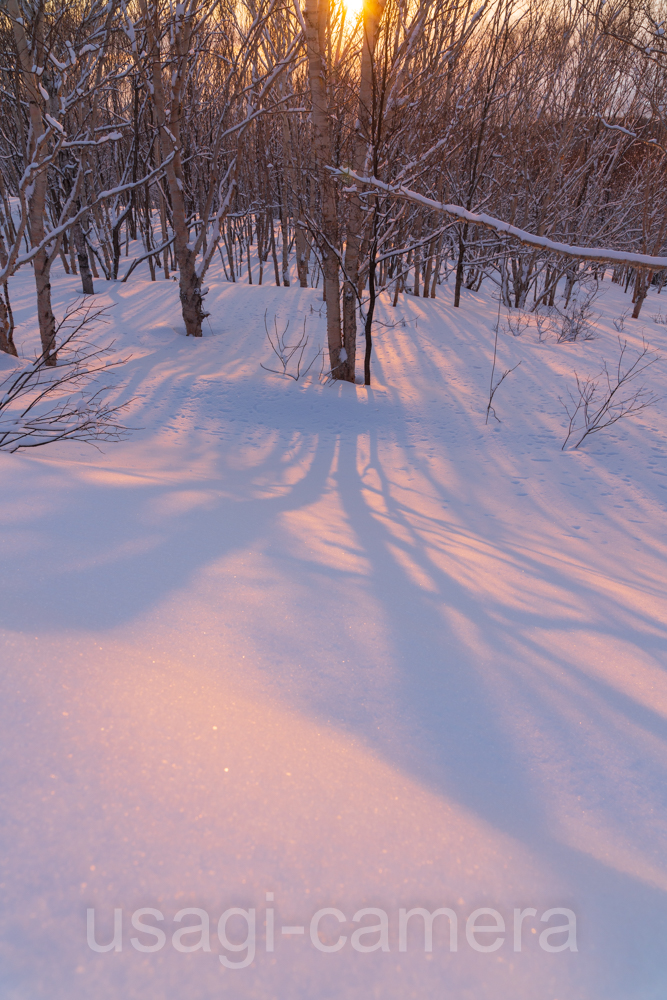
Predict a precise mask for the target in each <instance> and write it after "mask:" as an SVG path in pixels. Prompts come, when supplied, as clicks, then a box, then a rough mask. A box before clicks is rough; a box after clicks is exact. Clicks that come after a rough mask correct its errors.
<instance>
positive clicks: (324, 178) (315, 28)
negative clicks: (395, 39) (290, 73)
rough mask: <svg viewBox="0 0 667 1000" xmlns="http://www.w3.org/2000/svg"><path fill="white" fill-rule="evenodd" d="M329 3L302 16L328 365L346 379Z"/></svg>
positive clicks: (310, 0)
mask: <svg viewBox="0 0 667 1000" xmlns="http://www.w3.org/2000/svg"><path fill="white" fill-rule="evenodd" d="M329 4H330V0H306V6H305V10H304V16H305V22H306V43H307V49H308V76H309V81H310V94H311V100H312V123H313V148H314V152H315V156H316V159H317V167H318V171H319V182H320V192H321V198H322V235H321V238H320V240H319V243H320V253H321V255H322V271H323V275H324V295H325V298H326V305H327V343H328V347H329V365H330V370H331V377H332V378H334V379H345V378H349V369H348V366H347V364H346V362H347V353H346V352H345V351H344V349H343V344H342V341H341V327H340V319H341V316H340V266H339V262H338V256H337V254H336V252H335V249H334V248H335V247H337V245H338V213H337V207H336V192H335V189H334V185H333V181H332V179H331V175H330V174H329V172H328V170H327V169H326V168H327V167H328V166H330V164H331V131H330V121H329V106H328V98H327V88H326V69H325V62H324V53H326V32H327V28H328V24H329V14H330V9H329ZM352 377H353V378H354V376H352Z"/></svg>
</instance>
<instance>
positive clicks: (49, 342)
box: [8, 0, 56, 367]
mask: <svg viewBox="0 0 667 1000" xmlns="http://www.w3.org/2000/svg"><path fill="white" fill-rule="evenodd" d="M8 8H9V12H10V14H11V18H12V24H13V29H14V38H15V40H16V47H17V50H18V56H19V60H20V63H21V69H22V77H23V82H24V85H25V89H26V96H27V98H28V114H29V117H30V135H29V138H28V145H29V148H28V149H27V150H26V151H25V152H26V155H27V162H28V163H30V162H34V161H35V160H36V159H37V161H38V162H39V160H40V159H42V158H43V157H44V156H45V155H46V153H47V152H48V150H47V148H46V143H45V142H43V141H42V142H40V140H41V139H42V136H43V135H44V124H43V117H42V110H43V109H42V104H43V103H44V99H43V97H42V95H41V92H40V89H39V83H38V79H37V76H36V74H35V73H34V72H33V70H34V68H35V67H36V66H37V65H43V62H44V58H45V56H44V40H43V16H44V15H43V12H42V8H41V7H40V8H38V11H37V14H36V21H35V23H34V24H33V37H32V40H31V41H32V45H31V44H30V43H29V41H28V38H27V36H26V32H25V27H24V24H23V19H22V18H21V16H20V12H19V8H18V4H17V3H16V0H9V2H8ZM33 46H34V51H33ZM46 185H47V172H46V169H42V170H40V171H39V172H38V173H37V174H36V175H35V178H34V181H33V183H32V191H31V193H30V196H29V209H28V218H29V224H30V242H31V245H32V246H33V247H35V246H38V245H39V244H40V243H41V242H42V240H43V239H44V237H45V235H46V233H45V229H44V219H45V217H46ZM33 268H34V273H35V286H36V289H37V318H38V322H39V335H40V339H41V342H42V352H43V354H44V356H45V358H46V364H47V365H48V366H49V367H52V366H55V364H56V352H55V344H56V320H55V316H54V315H53V310H52V308H51V282H50V273H51V261H50V259H49V255H48V253H47V250H46V249H43V250H40V251H39V252H38V253H37V255H36V256H35V257H34V258H33Z"/></svg>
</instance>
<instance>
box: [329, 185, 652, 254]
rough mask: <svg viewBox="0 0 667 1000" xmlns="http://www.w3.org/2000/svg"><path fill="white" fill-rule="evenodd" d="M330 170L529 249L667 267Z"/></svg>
mask: <svg viewBox="0 0 667 1000" xmlns="http://www.w3.org/2000/svg"><path fill="white" fill-rule="evenodd" d="M328 169H329V170H330V171H331V173H332V174H333V175H334V177H339V178H340V179H341V180H344V181H346V182H347V183H352V182H355V183H357V184H365V185H367V186H369V187H372V188H375V190H378V191H384V192H385V193H386V194H388V195H391V196H392V197H394V198H400V199H403V200H405V201H412V202H414V203H415V204H417V205H423V206H425V207H426V208H430V209H432V210H433V211H435V212H443V213H444V214H445V215H451V216H453V217H454V218H457V219H461V220H462V221H463V222H469V223H472V225H474V226H483V227H484V228H486V229H492V230H494V232H496V233H504V234H505V235H506V236H511V237H512V238H513V239H515V240H518V241H519V242H520V243H523V244H525V245H526V246H529V247H535V249H536V250H551V251H552V252H553V253H559V254H563V255H565V256H566V257H574V258H576V259H578V260H598V261H609V262H611V263H614V264H629V265H630V266H632V267H651V268H654V269H656V270H660V269H662V268H664V267H667V257H652V256H650V255H649V254H643V253H625V252H624V251H622V250H611V249H609V248H607V247H578V246H571V245H570V244H568V243H559V242H557V241H556V240H550V239H549V238H548V237H547V236H535V235H534V234H533V233H529V232H527V231H526V230H525V229H518V228H517V227H516V226H512V225H511V224H510V223H509V222H504V221H503V220H502V219H495V218H494V217H493V216H492V215H487V214H486V212H470V211H468V209H466V208H462V207H461V206H460V205H446V204H444V203H443V202H440V201H434V200H433V199H432V198H427V197H426V196H425V195H423V194H419V193H418V192H417V191H412V190H411V189H410V188H407V187H405V186H404V185H403V184H397V185H392V184H385V183H384V181H380V180H378V179H377V177H363V176H361V175H360V174H356V173H355V172H354V171H353V170H341V169H337V168H336V167H329V168H328Z"/></svg>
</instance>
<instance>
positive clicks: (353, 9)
mask: <svg viewBox="0 0 667 1000" xmlns="http://www.w3.org/2000/svg"><path fill="white" fill-rule="evenodd" d="M343 3H344V5H345V11H346V13H347V16H348V17H350V18H352V19H354V20H355V21H356V19H357V18H358V17H360V16H361V12H362V11H363V9H364V0H343Z"/></svg>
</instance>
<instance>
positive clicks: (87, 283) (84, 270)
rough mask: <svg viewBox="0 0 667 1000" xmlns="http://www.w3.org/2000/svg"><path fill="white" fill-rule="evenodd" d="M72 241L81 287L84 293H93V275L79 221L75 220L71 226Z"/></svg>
mask: <svg viewBox="0 0 667 1000" xmlns="http://www.w3.org/2000/svg"><path fill="white" fill-rule="evenodd" d="M72 243H73V244H74V245H75V246H76V259H77V260H78V262H79V273H80V275H81V288H82V291H83V294H84V295H94V294H95V289H94V287H93V275H92V272H91V270H90V261H89V259H88V247H87V246H86V241H85V239H84V237H83V230H82V229H81V223H80V222H77V223H76V224H75V225H74V227H73V228H72Z"/></svg>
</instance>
